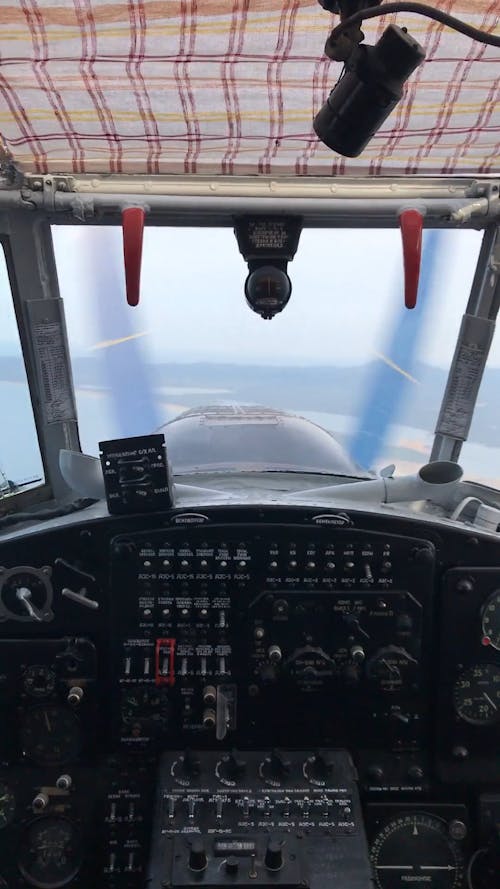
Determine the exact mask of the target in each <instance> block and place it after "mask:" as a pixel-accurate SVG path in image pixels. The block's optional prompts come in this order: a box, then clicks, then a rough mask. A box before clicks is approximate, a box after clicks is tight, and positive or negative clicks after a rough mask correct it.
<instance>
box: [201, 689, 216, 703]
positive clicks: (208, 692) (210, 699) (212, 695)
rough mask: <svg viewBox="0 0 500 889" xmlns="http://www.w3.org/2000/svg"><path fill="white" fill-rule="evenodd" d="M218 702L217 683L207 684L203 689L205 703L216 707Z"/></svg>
mask: <svg viewBox="0 0 500 889" xmlns="http://www.w3.org/2000/svg"><path fill="white" fill-rule="evenodd" d="M216 702H217V689H216V688H215V685H206V686H205V688H204V689H203V703H204V704H205V705H206V706H207V707H214V706H215V704H216Z"/></svg>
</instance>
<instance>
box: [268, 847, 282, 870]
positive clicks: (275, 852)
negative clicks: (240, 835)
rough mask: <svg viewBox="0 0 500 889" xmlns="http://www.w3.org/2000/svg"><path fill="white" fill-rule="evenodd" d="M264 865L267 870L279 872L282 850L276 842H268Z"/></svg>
mask: <svg viewBox="0 0 500 889" xmlns="http://www.w3.org/2000/svg"><path fill="white" fill-rule="evenodd" d="M264 864H265V865H266V867H267V869H268V870H281V868H282V867H283V850H282V848H281V843H280V842H279V841H278V840H269V842H268V844H267V849H266V855H265V858H264Z"/></svg>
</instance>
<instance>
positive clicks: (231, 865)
mask: <svg viewBox="0 0 500 889" xmlns="http://www.w3.org/2000/svg"><path fill="white" fill-rule="evenodd" d="M238 867H239V861H238V859H237V858H236V856H235V855H230V856H229V858H226V874H229V875H230V876H232V877H235V876H236V874H237V873H238Z"/></svg>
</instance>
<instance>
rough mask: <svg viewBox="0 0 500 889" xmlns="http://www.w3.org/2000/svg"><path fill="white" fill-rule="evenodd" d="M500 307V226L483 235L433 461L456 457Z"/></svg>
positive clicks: (468, 419)
mask: <svg viewBox="0 0 500 889" xmlns="http://www.w3.org/2000/svg"><path fill="white" fill-rule="evenodd" d="M499 307H500V225H491V226H489V227H488V228H487V229H486V231H485V233H484V237H483V243H482V245H481V250H480V253H479V258H478V263H477V267H476V273H475V275H474V280H473V282H472V287H471V292H470V296H469V301H468V303H467V308H466V311H465V314H464V315H463V317H462V324H461V327H460V332H459V335H458V339H457V343H456V346H455V354H454V356H453V361H452V364H451V367H450V371H449V374H448V382H447V384H446V389H445V392H444V396H443V401H442V404H441V409H440V412H439V417H438V421H437V424H436V429H435V437H434V444H433V448H432V453H431V460H454V461H458V459H459V456H460V451H461V449H462V445H463V443H464V442H465V441H466V440H467V437H468V434H469V430H470V426H471V422H472V415H473V413H474V408H475V406H476V401H477V396H478V393H479V388H480V385H481V380H482V378H483V373H484V369H485V367H486V362H487V360H488V355H489V351H490V348H491V343H492V341H493V335H494V333H495V322H496V318H497V315H498V310H499Z"/></svg>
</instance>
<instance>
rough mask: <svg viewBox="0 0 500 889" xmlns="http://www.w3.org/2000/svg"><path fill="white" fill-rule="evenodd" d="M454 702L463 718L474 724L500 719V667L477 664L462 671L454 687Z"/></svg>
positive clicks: (491, 722)
mask: <svg viewBox="0 0 500 889" xmlns="http://www.w3.org/2000/svg"><path fill="white" fill-rule="evenodd" d="M453 703H454V705H455V710H456V712H457V713H458V715H459V716H460V718H461V719H464V720H465V721H466V722H470V723H472V724H473V725H494V724H495V722H499V721H500V667H497V666H495V664H476V665H475V666H474V667H471V668H470V669H469V670H466V671H465V672H464V673H462V674H461V675H460V676H459V677H458V679H457V681H456V682H455V687H454V689H453Z"/></svg>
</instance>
